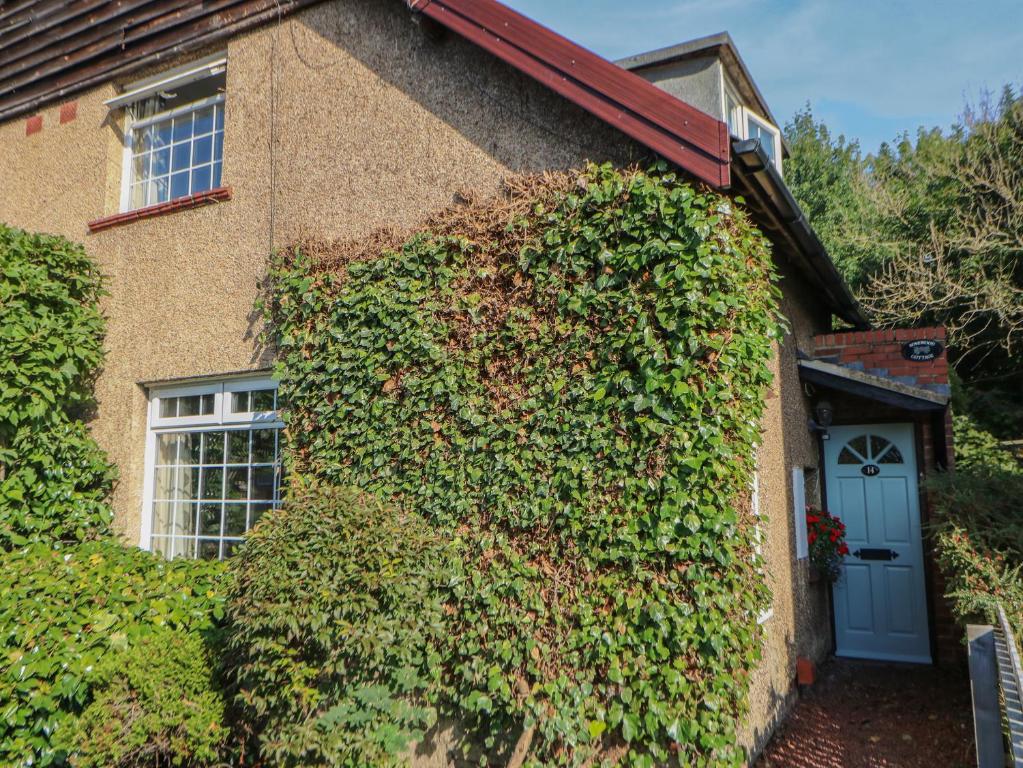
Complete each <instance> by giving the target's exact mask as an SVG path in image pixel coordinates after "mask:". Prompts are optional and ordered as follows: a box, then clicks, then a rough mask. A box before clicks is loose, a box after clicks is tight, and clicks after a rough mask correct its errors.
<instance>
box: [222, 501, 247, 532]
mask: <svg viewBox="0 0 1023 768" xmlns="http://www.w3.org/2000/svg"><path fill="white" fill-rule="evenodd" d="M247 506H248V505H246V504H225V505H224V535H225V536H241V535H242V534H243V533H245V516H246V507H247Z"/></svg>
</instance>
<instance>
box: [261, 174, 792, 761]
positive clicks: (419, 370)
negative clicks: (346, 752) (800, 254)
mask: <svg viewBox="0 0 1023 768" xmlns="http://www.w3.org/2000/svg"><path fill="white" fill-rule="evenodd" d="M774 280H775V275H774V274H773V273H772V266H771V257H770V252H769V246H768V244H767V242H766V240H765V239H764V238H763V237H762V236H761V234H760V233H759V232H757V230H756V229H755V228H754V227H753V225H752V224H751V223H750V221H749V219H748V218H747V216H746V215H745V214H744V213H743V212H742V211H741V210H740V209H738V208H736V206H735V204H734V203H733V202H731V201H729V200H727V199H725V198H723V197H720V196H718V195H715V194H711V193H708V192H705V191H701V190H699V189H696V188H693V187H692V186H689V185H688V184H686V183H683V182H682V181H681V180H679V179H677V178H676V177H675V176H674V175H673V174H671V173H668V172H667V171H666V170H665V169H664V168H663V167H661V168H657V169H654V170H652V171H651V172H649V173H642V172H635V171H619V170H615V169H612V168H610V167H606V166H604V167H599V168H598V167H591V168H588V169H587V170H586V171H585V172H584V173H581V174H578V175H576V176H563V177H558V178H555V179H554V180H553V181H552V182H549V183H543V182H532V186H530V185H529V184H525V185H520V187H519V192H518V193H516V194H512V195H511V196H510V197H509V198H507V199H504V200H499V201H496V202H493V201H492V202H490V203H479V204H475V205H470V206H469V207H468V208H466V209H462V210H459V211H456V212H455V213H453V214H451V215H450V216H449V217H447V218H444V217H441V218H440V219H438V220H436V221H434V222H433V223H432V224H431V227H430V229H429V230H427V231H423V232H422V233H420V234H418V235H416V236H413V237H412V238H410V239H409V240H407V241H406V242H405V243H404V244H401V245H400V246H399V247H396V248H394V249H390V248H386V249H383V252H379V250H378V249H375V248H372V247H369V248H366V249H364V251H363V252H361V253H360V252H359V249H358V248H355V249H354V250H353V249H351V248H347V249H341V250H340V251H339V252H337V253H335V254H333V255H331V254H329V253H328V254H326V255H325V256H322V257H320V258H314V257H313V256H312V255H309V254H306V253H305V252H303V251H302V250H301V249H295V250H292V251H290V252H288V253H285V254H282V255H280V256H279V257H278V258H277V260H276V261H275V263H274V265H273V270H272V274H271V285H270V296H269V300H268V303H267V315H268V320H269V321H270V326H271V328H272V329H273V331H274V332H275V334H276V341H277V343H278V345H279V350H280V356H279V362H278V365H277V375H278V376H279V377H280V380H281V393H282V395H283V398H284V401H285V402H286V403H287V404H288V406H287V407H288V410H287V413H286V419H287V421H288V427H287V436H288V440H289V452H288V461H289V466H290V469H291V471H292V472H293V473H296V474H308V475H311V476H313V477H315V478H318V479H319V480H320V481H323V482H327V483H331V484H336V485H340V486H346V485H352V486H357V487H360V488H363V489H366V490H367V491H370V492H372V493H375V494H378V495H380V496H382V497H384V498H387V499H392V500H393V501H394V503H395V504H396V505H397V506H399V507H401V508H406V509H415V510H417V511H418V512H419V513H420V514H422V515H423V516H424V517H425V518H426V519H427V520H428V521H429V522H430V524H431V525H433V526H435V527H436V529H437V530H438V531H439V532H443V534H444V535H446V536H449V537H451V538H460V539H461V540H462V541H464V542H465V548H464V554H463V557H464V562H465V564H464V568H465V573H466V578H465V580H464V582H462V583H461V584H459V585H458V587H457V589H456V590H455V591H454V595H453V597H452V603H451V606H450V614H451V615H450V618H449V622H448V623H449V627H448V633H447V643H446V646H445V647H444V648H443V651H442V659H443V669H444V673H445V684H446V686H447V687H448V688H449V690H450V691H451V693H450V698H449V700H448V701H447V702H446V706H449V707H451V708H453V709H454V710H455V711H456V713H457V714H458V715H459V717H460V718H461V719H462V720H463V721H464V722H465V723H466V724H467V725H468V726H469V727H470V728H471V729H472V731H473V732H474V736H475V737H476V738H479V739H481V740H483V742H484V743H485V744H486V745H487V746H490V745H493V744H496V743H497V742H498V741H499V740H500V738H501V737H502V736H504V735H506V734H509V733H518V732H520V731H522V730H523V729H525V732H526V733H527V734H529V735H530V736H531V749H530V754H531V758H530V760H531V762H530V763H529V764H531V765H562V764H565V765H569V764H571V765H578V764H584V763H585V762H586V761H587V760H595V761H599V760H601V759H609V760H617V759H620V760H621V761H622V763H623V764H629V765H636V766H652V765H654V764H655V763H662V762H665V761H675V762H678V763H682V764H715V765H739V764H741V763H742V760H743V758H742V755H741V751H740V750H739V749H738V747H737V746H736V724H737V721H738V720H739V719H740V717H741V716H742V714H743V712H744V711H745V696H746V692H747V688H748V683H749V677H750V672H751V670H752V669H753V668H754V667H755V665H756V663H757V661H758V659H759V647H760V642H759V640H760V637H759V633H760V630H759V627H758V625H757V623H756V620H755V617H756V616H757V615H758V613H759V612H760V611H761V610H762V609H763V608H764V607H765V606H766V604H767V598H768V595H767V590H766V587H765V585H764V583H763V580H762V579H761V578H760V577H759V575H758V571H757V566H756V554H755V552H754V546H753V542H754V535H753V531H752V528H753V526H754V525H755V521H754V519H753V517H752V513H751V510H750V508H749V498H748V493H747V491H746V489H748V488H749V483H750V478H751V472H752V452H753V446H754V444H755V443H756V442H757V440H758V439H759V423H760V417H761V414H762V412H763V408H764V398H765V394H766V390H767V387H768V385H769V381H770V376H769V370H768V361H769V359H770V356H771V353H772V341H774V340H775V339H777V338H778V336H779V322H778V319H777V315H776V302H777V290H776V288H775V287H774ZM530 729H535V731H533V730H530ZM527 740H528V739H527Z"/></svg>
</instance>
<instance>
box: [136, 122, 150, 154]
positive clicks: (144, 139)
mask: <svg viewBox="0 0 1023 768" xmlns="http://www.w3.org/2000/svg"><path fill="white" fill-rule="evenodd" d="M134 145H135V146H134V149H135V151H136V152H148V151H149V150H150V149H152V148H153V131H152V128H143V129H141V130H140V131H137V132H136V134H135V142H134Z"/></svg>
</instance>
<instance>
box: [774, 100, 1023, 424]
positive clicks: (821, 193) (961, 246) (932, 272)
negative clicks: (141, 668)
mask: <svg viewBox="0 0 1023 768" xmlns="http://www.w3.org/2000/svg"><path fill="white" fill-rule="evenodd" d="M786 137H787V139H788V142H789V145H790V147H791V149H792V155H793V156H792V158H791V159H790V160H789V162H788V164H787V166H786V176H787V180H788V182H789V185H790V187H791V189H792V192H793V194H794V195H795V197H796V199H797V200H798V201H799V203H800V205H801V206H802V207H803V210H804V212H805V213H806V215H807V218H808V219H809V221H810V223H811V224H812V225H813V227H814V228H815V229H816V230H817V231H818V234H819V235H820V236H821V239H822V241H823V242H824V243H825V245H826V246H827V247H828V250H829V251H830V252H831V254H832V257H833V258H834V259H835V260H836V262H837V263H838V265H839V268H840V269H841V270H842V272H843V274H844V275H845V276H846V278H847V279H848V280H849V281H850V284H851V285H852V286H853V289H854V291H855V292H856V294H857V297H858V298H859V300H860V301H861V303H862V304H863V305H864V307H865V308H866V309H867V311H868V313H869V314H870V315H871V318H872V320H873V322H874V323H875V324H876V325H878V326H880V327H894V326H910V325H929V324H940V325H944V326H946V328H947V329H948V332H949V339H950V350H949V351H950V358H951V361H952V363H953V364H954V366H955V367H956V370H957V372H958V374H959V375H960V376H961V377H962V379H963V382H964V384H965V386H966V389H967V392H968V393H969V397H968V398H967V399H966V402H967V403H969V407H970V410H971V412H972V415H973V416H974V417H975V418H976V419H977V420H978V422H979V423H980V424H981V425H982V426H983V427H985V428H987V429H989V430H991V431H992V432H994V433H995V434H996V435H1001V436H1013V437H1015V436H1018V435H1019V434H1020V433H1023V409H1020V408H1019V405H1018V403H1017V402H1016V400H1017V399H1018V396H1017V394H1016V393H1018V392H1019V390H1020V388H1021V387H1023V349H1021V345H1023V98H1021V97H1020V96H1018V95H1016V93H1015V92H1014V91H1013V90H1012V89H1011V88H1006V89H1005V90H1004V92H1003V94H1002V97H1001V99H1000V100H999V101H998V102H997V103H995V102H992V101H991V100H990V99H988V100H985V101H984V102H982V103H981V105H980V106H979V108H977V109H967V110H966V112H965V114H964V115H963V118H962V120H961V122H960V124H959V125H956V126H955V127H953V128H952V130H950V131H948V132H942V131H941V130H939V129H931V130H925V129H920V130H918V131H917V134H916V137H915V139H910V136H909V134H908V133H906V134H903V136H901V137H900V138H899V139H898V140H897V141H896V142H894V143H893V144H884V145H882V147H881V149H880V150H879V151H878V153H877V154H876V155H868V156H866V157H864V156H863V155H862V154H861V152H860V149H859V146H858V144H857V143H856V142H855V141H851V142H850V141H847V140H846V139H845V137H843V136H839V137H838V138H837V139H834V138H832V136H831V134H830V132H829V131H828V129H827V127H826V126H825V125H824V124H823V123H819V122H817V121H815V120H814V118H813V115H812V113H811V112H810V110H809V108H807V109H805V110H803V111H802V112H799V113H797V114H796V116H795V117H794V118H793V120H792V122H791V123H790V124H789V125H788V126H787V128H786ZM981 403H983V404H984V405H983V407H982V406H981Z"/></svg>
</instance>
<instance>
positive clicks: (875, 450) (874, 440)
mask: <svg viewBox="0 0 1023 768" xmlns="http://www.w3.org/2000/svg"><path fill="white" fill-rule="evenodd" d="M888 445H889V443H888V441H887V440H885V439H884V438H883V437H881V436H879V435H871V436H870V458H872V459H876V458H877V457H878V456H880V455H881V454H882V453H884V449H885V448H887V447H888Z"/></svg>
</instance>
